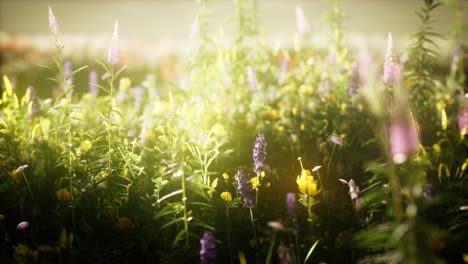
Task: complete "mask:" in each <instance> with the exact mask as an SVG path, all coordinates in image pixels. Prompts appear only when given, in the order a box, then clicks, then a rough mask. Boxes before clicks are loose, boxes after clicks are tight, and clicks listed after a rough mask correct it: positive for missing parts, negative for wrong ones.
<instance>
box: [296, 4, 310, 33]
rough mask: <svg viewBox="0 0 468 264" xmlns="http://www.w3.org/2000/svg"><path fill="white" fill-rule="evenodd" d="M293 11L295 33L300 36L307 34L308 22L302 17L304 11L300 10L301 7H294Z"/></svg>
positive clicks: (308, 29)
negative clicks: (294, 15) (294, 14)
mask: <svg viewBox="0 0 468 264" xmlns="http://www.w3.org/2000/svg"><path fill="white" fill-rule="evenodd" d="M294 11H295V13H296V27H297V32H298V33H299V34H300V35H304V34H306V33H309V31H310V25H309V22H308V21H307V18H306V16H305V15H304V10H303V9H302V7H300V6H296V8H295V9H294Z"/></svg>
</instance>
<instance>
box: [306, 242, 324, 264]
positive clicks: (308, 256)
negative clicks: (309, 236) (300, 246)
mask: <svg viewBox="0 0 468 264" xmlns="http://www.w3.org/2000/svg"><path fill="white" fill-rule="evenodd" d="M319 241H320V240H317V241H315V243H314V244H313V245H312V246H311V247H310V249H309V252H308V253H307V256H306V257H305V259H304V264H305V263H307V261H308V260H309V258H310V256H311V255H312V252H314V249H315V247H316V246H317V244H318V242H319Z"/></svg>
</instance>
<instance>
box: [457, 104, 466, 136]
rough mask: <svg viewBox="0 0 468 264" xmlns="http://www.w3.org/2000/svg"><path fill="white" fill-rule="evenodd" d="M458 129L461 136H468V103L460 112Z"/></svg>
mask: <svg viewBox="0 0 468 264" xmlns="http://www.w3.org/2000/svg"><path fill="white" fill-rule="evenodd" d="M458 129H460V134H461V135H467V134H468V102H465V105H463V106H462V107H461V108H460V111H459V112H458Z"/></svg>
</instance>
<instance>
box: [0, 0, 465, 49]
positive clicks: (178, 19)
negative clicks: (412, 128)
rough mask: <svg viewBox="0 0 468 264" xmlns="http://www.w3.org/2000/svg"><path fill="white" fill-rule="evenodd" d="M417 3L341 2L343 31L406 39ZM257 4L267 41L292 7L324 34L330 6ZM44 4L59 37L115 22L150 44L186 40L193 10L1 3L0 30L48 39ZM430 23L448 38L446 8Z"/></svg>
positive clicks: (170, 0) (178, 4) (177, 1)
mask: <svg viewBox="0 0 468 264" xmlns="http://www.w3.org/2000/svg"><path fill="white" fill-rule="evenodd" d="M215 2H216V3H215V4H214V5H213V13H214V19H213V28H215V29H217V28H219V27H224V28H225V31H226V33H227V34H228V33H229V27H228V26H226V25H227V24H229V21H228V20H227V17H229V16H230V15H232V14H233V11H234V10H233V5H232V2H233V1H230V0H218V1H215ZM422 2H423V1H422V0H343V1H342V3H341V6H342V7H343V9H344V11H345V13H346V14H347V15H348V17H349V19H348V23H347V24H346V28H347V30H348V31H347V32H350V33H351V32H358V33H363V34H365V35H368V36H384V37H385V36H386V34H387V32H392V33H393V35H394V37H395V38H406V37H408V36H409V35H410V34H412V33H413V32H414V31H415V29H416V27H417V25H418V20H417V18H416V16H415V15H414V12H415V10H416V8H417V6H418V5H419V4H421V3H422ZM258 4H259V11H260V14H259V15H260V18H261V22H262V26H263V28H264V29H265V33H266V36H267V38H268V40H278V39H284V38H291V36H292V35H293V33H294V32H295V30H296V28H295V16H294V7H295V6H296V5H300V6H302V7H303V9H304V13H305V15H306V17H307V18H308V20H309V22H310V24H311V28H312V31H313V32H323V31H324V30H325V29H326V28H325V27H324V24H323V19H322V18H323V13H324V12H325V11H326V10H328V9H329V4H328V3H327V2H326V1H325V0H302V1H299V0H259V1H258ZM48 5H51V6H52V8H53V10H54V13H55V15H56V16H57V19H58V22H59V25H60V28H61V31H62V32H63V33H66V34H89V35H99V34H107V35H108V34H109V32H111V31H112V28H113V23H114V20H115V19H118V21H119V24H120V32H121V36H122V37H123V38H128V39H129V40H151V41H155V40H156V41H157V40H161V39H170V40H173V41H186V40H187V35H188V33H189V31H190V25H191V23H192V21H193V18H194V15H195V10H196V9H195V3H194V1H192V0H133V1H131V0H94V1H93V0H0V31H4V32H7V33H9V34H13V33H14V34H16V33H20V34H34V35H36V34H41V33H42V34H48V32H49V28H48V21H47V6H48ZM466 9H468V8H466ZM465 13H467V12H465ZM467 17H468V14H467V15H465V18H467ZM434 18H435V20H436V21H435V24H434V27H435V29H436V30H437V31H438V32H440V33H442V34H444V35H448V34H449V33H450V29H451V26H452V21H453V12H452V11H451V10H450V8H448V7H447V6H443V7H440V8H438V9H437V10H436V12H435V16H434Z"/></svg>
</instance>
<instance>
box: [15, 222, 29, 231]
mask: <svg viewBox="0 0 468 264" xmlns="http://www.w3.org/2000/svg"><path fill="white" fill-rule="evenodd" d="M28 226H29V222H28V221H23V222H21V223H19V224H18V225H17V226H16V229H18V230H24V229H26V228H28Z"/></svg>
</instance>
